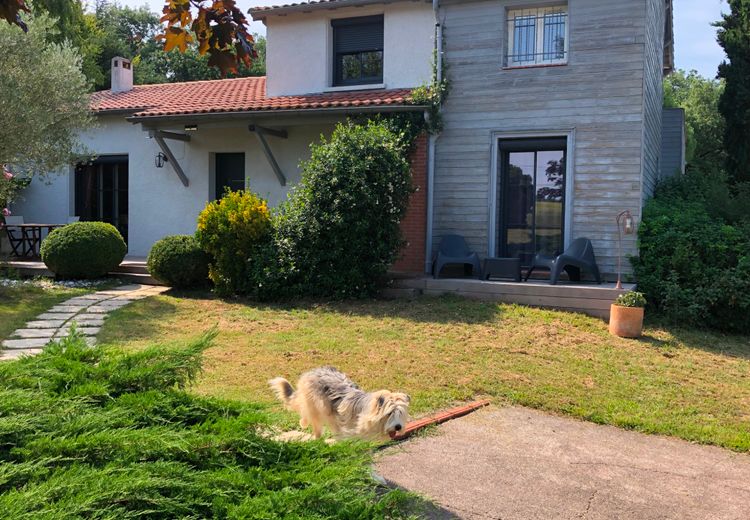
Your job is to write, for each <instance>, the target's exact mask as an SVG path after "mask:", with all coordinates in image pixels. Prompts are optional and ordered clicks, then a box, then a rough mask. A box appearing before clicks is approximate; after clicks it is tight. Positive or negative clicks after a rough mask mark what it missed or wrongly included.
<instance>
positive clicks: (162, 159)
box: [154, 152, 169, 168]
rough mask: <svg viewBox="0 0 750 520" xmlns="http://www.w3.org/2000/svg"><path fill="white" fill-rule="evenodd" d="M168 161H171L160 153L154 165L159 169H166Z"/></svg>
mask: <svg viewBox="0 0 750 520" xmlns="http://www.w3.org/2000/svg"><path fill="white" fill-rule="evenodd" d="M167 161H169V159H167V156H166V155H164V154H163V153H162V152H159V153H157V154H156V158H155V160H154V164H156V167H157V168H164V163H165V162H167Z"/></svg>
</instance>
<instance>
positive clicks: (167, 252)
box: [147, 235, 209, 288]
mask: <svg viewBox="0 0 750 520" xmlns="http://www.w3.org/2000/svg"><path fill="white" fill-rule="evenodd" d="M208 260H209V257H208V255H207V254H206V253H205V252H204V251H203V250H202V249H201V248H200V245H199V244H198V241H197V240H196V239H195V237H193V236H190V235H172V236H168V237H164V238H162V239H161V240H159V241H158V242H156V243H155V244H154V245H153V247H152V248H151V251H149V253H148V259H147V263H148V272H149V273H151V276H153V277H154V278H156V279H157V280H159V281H160V282H161V283H164V284H167V285H169V286H171V287H178V288H190V287H200V286H203V285H206V282H208Z"/></svg>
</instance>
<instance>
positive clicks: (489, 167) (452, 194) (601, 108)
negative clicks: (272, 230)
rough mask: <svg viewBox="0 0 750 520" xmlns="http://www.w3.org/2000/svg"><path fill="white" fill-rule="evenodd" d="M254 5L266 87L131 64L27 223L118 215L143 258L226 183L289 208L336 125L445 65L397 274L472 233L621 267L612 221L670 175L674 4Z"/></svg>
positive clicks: (495, 0) (22, 208) (479, 239)
mask: <svg viewBox="0 0 750 520" xmlns="http://www.w3.org/2000/svg"><path fill="white" fill-rule="evenodd" d="M250 13H251V15H252V17H253V18H254V19H255V20H260V21H262V22H263V23H264V24H265V26H266V28H267V77H264V78H245V79H227V80H216V81H200V82H192V83H173V84H163V85H143V86H133V84H132V69H131V68H130V67H131V64H130V62H129V61H128V60H124V59H119V58H118V59H115V60H113V61H114V63H113V68H112V70H113V78H112V90H109V91H104V92H97V93H95V94H94V95H93V96H92V110H93V111H94V113H95V114H96V115H97V119H98V121H99V126H98V127H97V128H96V129H93V130H91V131H89V132H87V133H85V134H84V135H83V139H84V143H85V144H86V145H87V146H88V148H89V149H90V150H91V151H92V152H94V153H95V154H96V155H97V158H96V160H94V161H93V162H92V163H90V164H82V165H77V166H74V167H71V168H70V170H69V171H66V172H61V174H60V175H58V176H53V177H50V182H44V181H41V180H37V181H35V182H34V183H33V184H32V186H31V187H30V188H29V189H28V190H27V192H26V193H25V201H23V202H22V203H19V204H17V205H16V207H15V208H13V209H14V211H15V213H16V214H18V215H23V216H24V217H25V218H26V219H27V220H33V221H37V222H52V223H54V222H64V221H65V220H66V218H67V217H68V216H73V215H76V216H80V217H81V218H82V219H84V220H105V221H108V222H112V223H113V224H114V225H116V226H117V227H118V228H119V229H120V230H121V231H122V233H123V235H124V236H125V237H126V239H127V241H128V247H129V253H130V254H131V255H134V256H145V255H146V254H147V253H148V251H149V249H150V247H151V245H152V244H153V243H154V242H155V241H156V240H158V239H159V238H161V237H163V236H165V235H170V234H176V233H192V232H193V231H194V229H195V221H196V218H197V215H198V213H199V212H200V210H201V209H202V208H203V207H204V205H205V203H206V202H207V201H209V200H212V199H214V198H217V197H220V196H221V193H222V192H223V190H224V188H225V187H230V188H235V189H236V188H242V187H248V188H250V189H252V190H254V191H255V192H257V193H259V194H260V195H262V196H263V197H266V198H267V199H268V200H269V201H270V203H271V204H272V205H275V204H278V203H279V201H281V200H283V199H284V197H285V196H286V194H287V193H288V190H289V188H290V187H291V186H293V185H294V184H295V183H296V182H298V180H299V176H300V171H299V163H300V161H301V160H304V159H305V158H306V157H308V155H309V145H310V143H312V142H315V141H316V140H318V139H319V137H320V136H321V135H327V134H329V133H330V131H331V130H332V128H333V126H334V125H335V124H336V123H337V122H338V121H342V120H345V119H346V118H347V117H350V116H352V115H361V114H374V113H387V112H395V111H404V110H409V111H414V110H419V111H422V110H424V107H420V106H417V105H415V104H414V103H412V102H411V99H410V92H411V89H413V88H415V87H417V86H420V85H424V84H427V83H428V82H429V81H430V80H431V78H432V74H433V63H434V61H435V60H434V56H436V55H438V56H442V58H443V59H442V60H440V63H438V64H437V65H438V70H439V73H440V74H445V75H446V76H447V77H448V79H449V80H450V82H451V91H450V94H449V96H448V98H447V100H446V102H445V104H444V107H443V114H442V115H443V120H444V129H443V131H442V132H441V134H440V135H439V136H432V137H431V138H429V139H427V138H426V137H425V138H422V139H420V141H419V142H418V143H417V146H416V147H415V150H414V153H413V157H412V166H413V174H414V179H415V184H416V185H417V186H418V188H419V189H418V191H417V192H416V193H415V194H414V195H413V196H412V199H411V207H410V209H409V214H408V216H407V218H406V220H405V222H404V226H403V229H404V233H405V236H406V239H407V241H408V246H407V248H406V250H405V252H404V258H403V259H402V260H401V261H400V262H399V263H397V265H396V266H395V269H397V270H403V271H410V272H417V273H423V272H428V271H429V268H430V267H429V266H430V261H431V257H432V253H433V252H434V251H435V250H436V248H437V246H438V244H439V241H440V238H441V237H442V236H444V235H445V234H448V233H459V234H462V235H464V236H465V237H466V238H467V239H468V241H469V243H470V245H471V246H472V247H473V248H474V249H475V250H476V251H477V252H479V253H480V254H481V255H482V256H518V257H520V258H521V259H522V262H523V263H528V261H529V260H530V258H531V257H533V255H534V254H535V253H537V252H548V253H551V252H554V251H559V250H562V249H564V247H565V245H566V244H569V243H570V242H571V240H573V239H574V238H577V237H580V236H586V237H589V238H591V239H592V241H593V243H594V247H595V250H596V253H597V256H598V259H599V262H600V265H601V267H602V269H603V271H604V272H605V273H612V272H614V269H615V263H616V255H617V244H616V235H617V229H616V227H615V216H616V215H617V213H618V212H619V211H621V210H623V209H630V210H631V211H632V212H633V214H634V215H635V217H636V220H637V219H638V217H639V215H640V213H641V207H642V204H643V201H644V199H645V198H647V197H648V196H649V195H650V194H651V192H652V190H653V187H654V183H655V182H656V181H657V179H658V178H659V176H660V174H663V173H672V172H660V163H661V162H662V161H661V155H662V144H661V138H662V88H661V80H662V75H663V71H664V70H666V69H669V67H670V66H671V65H670V64H669V63H668V61H669V60H668V59H667V60H666V61H665V56H671V51H670V49H671V0H624V1H614V0H567V1H565V0H461V1H459V0H440V1H438V0H435V1H423V0H379V1H375V0H320V1H310V2H304V3H296V4H288V5H282V6H272V7H260V8H254V9H252V10H251V11H250ZM669 121H675V119H674V118H669ZM677 121H678V123H679V120H677ZM678 148H679V147H678ZM672 159H673V158H672ZM678 163H679V161H678ZM669 164H675V161H674V160H671V162H669ZM625 253H627V254H635V253H636V250H635V242H634V240H633V238H632V237H629V238H628V241H627V242H626V244H625Z"/></svg>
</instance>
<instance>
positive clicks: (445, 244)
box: [432, 235, 482, 278]
mask: <svg viewBox="0 0 750 520" xmlns="http://www.w3.org/2000/svg"><path fill="white" fill-rule="evenodd" d="M450 264H460V265H463V266H464V268H465V267H466V266H467V265H470V266H471V269H472V271H471V274H472V275H473V276H475V277H481V276H482V267H481V265H480V263H479V255H477V254H476V253H475V252H473V251H472V250H471V249H469V246H468V244H466V240H464V237H462V236H461V235H445V236H444V237H443V239H442V240H441V241H440V248H439V249H438V252H437V254H436V255H435V258H434V259H433V262H432V275H433V276H434V277H435V278H440V272H441V271H442V270H443V267H445V266H446V265H450Z"/></svg>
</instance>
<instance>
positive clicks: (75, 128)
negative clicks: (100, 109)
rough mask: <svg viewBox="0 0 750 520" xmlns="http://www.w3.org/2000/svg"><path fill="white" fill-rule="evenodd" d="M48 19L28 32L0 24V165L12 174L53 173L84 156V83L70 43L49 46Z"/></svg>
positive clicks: (86, 121)
mask: <svg viewBox="0 0 750 520" xmlns="http://www.w3.org/2000/svg"><path fill="white" fill-rule="evenodd" d="M52 32H54V28H53V24H52V22H51V20H50V19H49V18H48V17H46V16H45V15H43V16H38V17H34V18H33V19H32V20H31V21H29V23H28V32H27V33H24V32H23V31H22V30H21V29H20V28H19V27H17V26H14V25H8V24H0V71H2V73H0V92H2V102H0V121H2V124H1V125H0V165H2V164H11V165H13V170H14V172H15V173H24V174H33V173H36V172H51V171H55V170H57V169H59V168H61V167H63V166H66V165H68V164H71V163H74V162H76V161H77V160H78V159H79V158H80V156H81V155H82V154H83V153H84V152H85V150H84V149H83V146H82V145H81V143H80V140H79V137H78V135H79V131H80V130H81V129H82V128H85V127H87V126H89V125H90V124H91V116H90V115H89V100H88V96H87V94H86V91H87V84H86V78H85V77H84V75H83V73H82V72H81V60H80V57H79V55H78V53H77V52H76V51H75V49H73V48H72V47H71V46H70V44H68V43H61V44H58V43H50V41H49V39H48V35H49V34H50V33H52Z"/></svg>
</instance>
